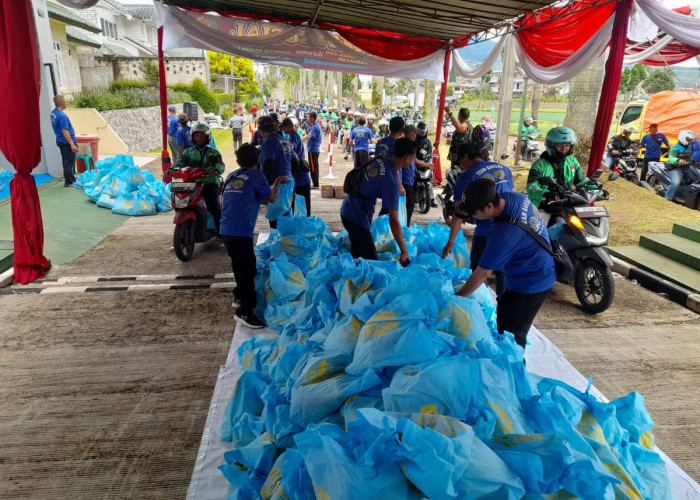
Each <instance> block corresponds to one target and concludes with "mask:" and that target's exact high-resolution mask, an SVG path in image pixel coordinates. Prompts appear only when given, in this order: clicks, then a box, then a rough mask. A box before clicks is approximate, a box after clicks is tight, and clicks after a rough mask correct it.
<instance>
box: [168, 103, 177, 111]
mask: <svg viewBox="0 0 700 500" xmlns="http://www.w3.org/2000/svg"><path fill="white" fill-rule="evenodd" d="M168 111H177V106H175V105H174V104H171V105H170V106H168Z"/></svg>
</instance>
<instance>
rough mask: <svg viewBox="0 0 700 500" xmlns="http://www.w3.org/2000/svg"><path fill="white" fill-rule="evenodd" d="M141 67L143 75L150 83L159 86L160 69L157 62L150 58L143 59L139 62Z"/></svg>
mask: <svg viewBox="0 0 700 500" xmlns="http://www.w3.org/2000/svg"><path fill="white" fill-rule="evenodd" d="M139 69H140V70H141V72H142V73H143V77H144V79H145V80H146V81H147V82H148V83H149V85H151V86H152V87H157V86H158V83H159V82H160V75H159V73H160V71H159V69H158V64H157V63H156V62H154V61H149V60H145V61H141V62H140V63H139Z"/></svg>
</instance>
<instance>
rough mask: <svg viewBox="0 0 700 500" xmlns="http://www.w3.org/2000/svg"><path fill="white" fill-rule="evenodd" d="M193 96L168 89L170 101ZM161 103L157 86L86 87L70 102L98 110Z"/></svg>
mask: <svg viewBox="0 0 700 500" xmlns="http://www.w3.org/2000/svg"><path fill="white" fill-rule="evenodd" d="M191 100H192V97H190V95H189V94H187V93H183V92H175V91H173V90H170V89H168V102H187V101H191ZM158 105H160V94H159V93H158V88H157V87H145V88H141V87H138V86H137V87H125V88H120V89H118V90H111V89H107V88H97V89H86V90H83V91H82V92H78V93H77V94H76V95H75V97H74V98H73V100H72V101H71V103H70V106H71V107H72V108H95V109H96V110H98V111H109V110H113V109H129V108H143V107H149V106H158Z"/></svg>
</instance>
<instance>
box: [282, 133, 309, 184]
mask: <svg viewBox="0 0 700 500" xmlns="http://www.w3.org/2000/svg"><path fill="white" fill-rule="evenodd" d="M284 140H285V141H288V142H289V143H291V145H292V150H293V151H294V152H295V153H296V154H297V156H298V157H299V158H300V159H304V143H303V142H302V140H301V136H299V134H296V133H292V135H286V134H285V136H284ZM292 175H293V176H294V185H295V186H299V187H301V186H308V185H309V184H311V176H310V175H309V173H308V172H292Z"/></svg>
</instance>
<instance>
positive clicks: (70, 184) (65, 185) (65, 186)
mask: <svg viewBox="0 0 700 500" xmlns="http://www.w3.org/2000/svg"><path fill="white" fill-rule="evenodd" d="M73 184H75V182H71V183H69V184H64V185H63V187H64V188H69V187H73Z"/></svg>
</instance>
